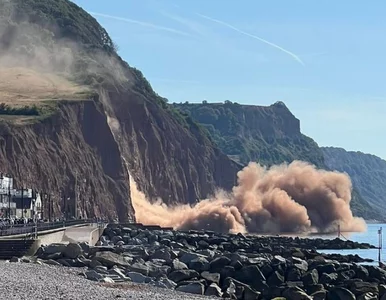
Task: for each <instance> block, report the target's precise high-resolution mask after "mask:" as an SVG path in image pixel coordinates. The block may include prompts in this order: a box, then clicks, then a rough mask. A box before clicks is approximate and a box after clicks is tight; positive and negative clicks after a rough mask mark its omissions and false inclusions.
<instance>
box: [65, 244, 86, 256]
mask: <svg viewBox="0 0 386 300" xmlns="http://www.w3.org/2000/svg"><path fill="white" fill-rule="evenodd" d="M82 254H83V249H82V247H81V246H80V245H79V244H78V243H69V244H68V245H67V246H66V249H65V250H64V256H65V257H68V258H71V259H75V258H78V257H79V256H81V255H82Z"/></svg>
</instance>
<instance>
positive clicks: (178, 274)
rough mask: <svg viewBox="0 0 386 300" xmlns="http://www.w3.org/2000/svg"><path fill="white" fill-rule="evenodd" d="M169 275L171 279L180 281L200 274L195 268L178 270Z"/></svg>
mask: <svg viewBox="0 0 386 300" xmlns="http://www.w3.org/2000/svg"><path fill="white" fill-rule="evenodd" d="M168 277H169V279H170V280H173V281H174V282H177V283H178V282H180V281H183V280H189V279H193V278H198V277H199V274H198V273H197V272H196V271H194V270H176V271H173V272H171V273H170V274H169V275H168Z"/></svg>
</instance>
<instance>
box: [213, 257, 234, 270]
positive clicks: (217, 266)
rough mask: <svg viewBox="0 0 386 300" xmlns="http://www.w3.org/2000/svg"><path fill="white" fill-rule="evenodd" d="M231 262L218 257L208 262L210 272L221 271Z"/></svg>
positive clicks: (226, 258)
mask: <svg viewBox="0 0 386 300" xmlns="http://www.w3.org/2000/svg"><path fill="white" fill-rule="evenodd" d="M230 263H231V260H230V259H229V258H228V257H226V256H219V257H216V258H215V259H213V260H212V261H211V262H210V270H211V271H212V272H218V271H220V270H222V269H223V268H224V267H225V266H227V265H229V264H230Z"/></svg>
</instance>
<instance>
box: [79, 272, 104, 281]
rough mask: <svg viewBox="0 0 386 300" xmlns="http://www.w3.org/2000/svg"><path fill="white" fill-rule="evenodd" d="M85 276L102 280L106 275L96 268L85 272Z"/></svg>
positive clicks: (94, 279)
mask: <svg viewBox="0 0 386 300" xmlns="http://www.w3.org/2000/svg"><path fill="white" fill-rule="evenodd" d="M84 277H86V278H87V279H89V280H93V281H100V280H102V278H104V277H105V276H103V275H102V274H99V273H98V272H97V271H95V270H89V271H86V272H84Z"/></svg>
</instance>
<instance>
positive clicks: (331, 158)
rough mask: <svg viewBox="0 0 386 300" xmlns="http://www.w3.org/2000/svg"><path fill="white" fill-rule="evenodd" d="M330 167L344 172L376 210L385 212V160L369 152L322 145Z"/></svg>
mask: <svg viewBox="0 0 386 300" xmlns="http://www.w3.org/2000/svg"><path fill="white" fill-rule="evenodd" d="M322 151H323V154H324V158H325V162H326V164H327V166H329V167H330V168H332V169H334V170H337V171H340V172H346V173H347V174H349V175H350V177H351V180H352V181H353V183H354V185H355V186H356V187H357V189H358V191H359V192H360V193H361V195H362V196H363V197H364V198H365V199H366V200H367V201H368V202H369V203H370V204H371V205H373V206H374V207H376V208H377V210H379V211H381V212H382V213H385V212H386V186H385V179H386V161H385V160H383V159H381V158H379V157H377V156H375V155H371V154H365V153H362V152H354V151H346V150H345V149H342V148H334V147H323V148H322Z"/></svg>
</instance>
